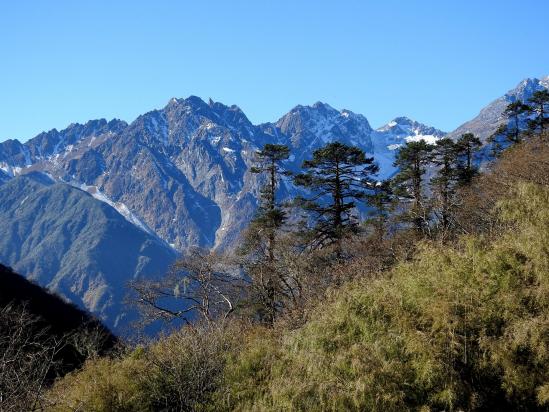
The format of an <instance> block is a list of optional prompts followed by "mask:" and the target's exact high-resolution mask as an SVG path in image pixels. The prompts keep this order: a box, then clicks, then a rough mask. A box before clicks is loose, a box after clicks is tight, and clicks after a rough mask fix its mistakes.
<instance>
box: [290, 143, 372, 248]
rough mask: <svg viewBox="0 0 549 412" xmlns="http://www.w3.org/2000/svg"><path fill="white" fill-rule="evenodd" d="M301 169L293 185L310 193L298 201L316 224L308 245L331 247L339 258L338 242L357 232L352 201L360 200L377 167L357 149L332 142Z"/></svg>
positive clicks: (318, 150) (319, 150) (304, 163)
mask: <svg viewBox="0 0 549 412" xmlns="http://www.w3.org/2000/svg"><path fill="white" fill-rule="evenodd" d="M302 168H303V169H304V172H303V173H301V174H298V175H297V176H295V178H294V182H295V184H296V185H298V186H302V187H305V188H307V189H309V190H310V191H311V192H312V193H313V194H312V196H311V197H310V198H308V199H303V198H301V199H299V200H300V203H301V206H302V207H303V208H304V209H305V210H306V211H308V212H311V213H312V214H313V217H314V219H315V221H316V222H315V223H316V224H315V226H314V228H313V229H312V231H311V232H310V235H311V239H310V240H311V244H312V246H313V247H324V246H328V245H334V244H335V246H336V253H337V256H338V257H341V251H342V245H341V240H342V239H343V238H344V237H346V236H348V235H351V234H354V233H357V232H358V230H359V222H358V219H357V218H356V216H354V215H353V212H354V209H355V206H356V203H355V201H356V200H359V199H364V197H365V190H364V189H365V185H366V183H367V182H371V181H372V180H373V179H372V176H373V175H374V174H375V173H377V170H378V167H377V165H376V164H375V163H374V159H373V158H370V157H366V155H365V153H364V152H363V151H362V150H361V149H359V148H358V147H354V146H348V145H345V144H343V143H339V142H334V143H329V144H327V145H326V146H324V147H322V148H320V149H317V150H315V151H314V152H313V158H312V159H311V160H306V161H304V162H303V165H302Z"/></svg>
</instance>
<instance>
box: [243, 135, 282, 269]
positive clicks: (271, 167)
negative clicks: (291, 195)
mask: <svg viewBox="0 0 549 412" xmlns="http://www.w3.org/2000/svg"><path fill="white" fill-rule="evenodd" d="M289 156H290V149H289V148H288V146H285V145H278V144H266V145H265V146H264V147H263V149H262V150H260V151H258V152H257V158H258V163H257V165H256V166H254V167H252V168H251V169H250V171H251V172H252V173H256V174H261V173H264V174H266V176H267V183H266V184H265V186H263V188H262V189H261V196H260V205H259V209H258V213H257V215H256V216H255V218H254V219H253V220H252V224H253V225H254V226H256V227H260V228H262V229H263V230H264V231H265V232H266V234H267V236H266V237H267V240H268V245H267V256H268V258H269V260H271V261H272V260H273V259H274V248H275V242H276V231H277V230H278V229H280V228H281V227H282V225H283V224H284V222H285V221H286V212H285V211H284V210H283V208H282V206H281V205H280V204H279V203H278V202H277V200H276V189H277V187H278V184H279V179H280V177H281V176H282V175H288V172H287V171H286V170H285V169H284V168H283V167H282V165H281V163H282V161H284V160H286V159H288V157H289Z"/></svg>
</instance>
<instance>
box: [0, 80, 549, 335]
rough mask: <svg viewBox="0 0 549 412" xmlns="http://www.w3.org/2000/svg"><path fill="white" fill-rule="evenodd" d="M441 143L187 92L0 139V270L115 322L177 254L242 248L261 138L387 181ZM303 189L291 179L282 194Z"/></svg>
mask: <svg viewBox="0 0 549 412" xmlns="http://www.w3.org/2000/svg"><path fill="white" fill-rule="evenodd" d="M548 85H549V78H545V79H542V80H537V79H527V80H524V81H523V82H521V83H520V84H519V86H518V87H517V88H515V89H513V90H511V91H510V92H508V93H507V94H506V95H505V96H503V97H501V98H500V99H497V100H496V101H494V102H493V103H491V104H490V105H489V106H487V107H486V108H485V109H483V110H482V111H481V113H480V114H479V116H478V117H477V118H475V119H473V120H472V121H470V122H467V123H466V124H464V125H463V126H460V128H458V129H457V130H455V131H454V132H452V133H450V134H449V135H448V136H450V137H458V136H459V135H460V134H462V133H465V132H468V131H472V132H473V133H475V134H477V135H479V136H480V137H481V138H483V139H485V138H486V137H487V136H489V135H490V134H491V133H493V131H494V130H495V129H496V127H497V125H498V123H499V122H501V121H503V120H502V115H501V114H502V112H503V110H504V109H505V106H506V105H507V104H508V102H510V101H512V100H513V99H515V98H517V97H518V98H521V99H523V100H527V98H528V97H530V96H531V95H532V93H533V92H534V91H535V90H539V89H540V88H542V87H548ZM445 135H446V134H445V133H444V132H442V131H440V130H438V129H435V128H433V127H430V126H427V125H424V124H421V123H418V122H416V121H413V120H411V119H408V118H406V117H398V118H396V119H394V120H393V121H391V122H389V123H388V124H386V125H385V126H382V127H380V128H378V129H375V130H374V129H373V128H372V127H371V126H370V124H369V122H368V120H367V119H366V118H365V117H364V116H362V115H360V114H356V113H353V112H351V111H349V110H336V109H334V108H333V107H331V106H329V105H328V104H326V103H321V102H318V103H315V104H313V105H312V106H301V105H300V106H296V107H294V108H293V109H292V110H291V111H290V112H288V113H287V114H286V115H284V116H282V117H281V118H280V119H279V120H278V121H276V122H273V123H265V124H261V125H254V124H252V123H251V122H250V121H249V120H248V118H247V117H246V115H245V114H244V113H243V112H242V110H240V109H239V108H238V107H237V106H234V105H233V106H226V105H224V104H222V103H219V102H213V101H211V100H210V101H209V102H207V103H206V102H204V101H203V100H201V99H200V98H198V97H195V96H191V97H189V98H186V99H175V98H174V99H171V100H170V101H169V102H168V104H167V105H166V106H165V107H164V108H162V109H159V110H154V111H151V112H149V113H146V114H144V115H142V116H139V117H138V118H137V119H136V120H135V121H133V122H132V123H131V124H127V123H125V122H123V121H121V120H116V119H115V120H111V121H106V120H104V119H101V120H92V121H89V122H87V123H86V124H83V125H81V124H72V125H70V126H69V127H68V128H66V129H64V130H61V131H57V130H55V129H54V130H51V131H49V132H45V133H41V134H39V135H38V136H36V137H34V138H33V139H30V140H29V141H27V142H26V143H21V142H19V141H17V140H8V141H5V142H3V143H0V219H1V221H0V230H2V233H8V236H7V237H5V238H4V239H0V262H2V263H6V264H9V265H11V266H14V267H15V268H16V269H17V270H18V271H19V272H21V273H23V274H25V275H26V276H28V277H34V278H36V279H37V280H38V282H39V283H40V284H41V285H43V286H50V287H52V288H54V289H55V290H57V291H59V292H61V293H63V294H65V295H66V296H67V297H69V298H70V299H71V300H73V301H74V302H76V303H78V304H80V305H81V306H83V307H85V308H86V309H88V310H91V311H92V312H94V313H96V314H99V315H100V316H101V317H103V318H104V319H106V320H107V323H109V325H110V326H111V325H118V324H119V322H120V319H122V318H121V317H123V316H124V315H123V310H122V309H121V307H120V306H117V305H119V299H120V296H121V295H120V293H121V292H120V290H122V289H123V284H124V282H126V281H127V280H128V279H130V278H133V277H135V276H140V275H148V274H151V273H153V272H158V271H161V270H162V268H165V267H166V266H167V265H168V264H169V262H171V261H172V260H173V259H174V257H175V253H176V251H178V252H184V251H185V250H187V249H188V248H190V247H194V246H199V247H204V248H212V249H214V248H218V249H223V248H230V247H232V246H234V245H235V243H236V242H237V240H238V237H239V234H240V233H241V231H242V229H243V228H244V227H245V226H246V225H247V224H248V222H249V221H250V219H251V218H252V216H253V215H254V213H255V210H256V208H257V203H258V197H259V191H260V187H261V184H262V182H261V180H260V179H261V177H259V176H258V175H254V174H251V173H248V170H249V168H250V166H251V165H252V163H253V162H254V156H255V152H256V151H257V150H258V149H259V148H260V147H262V146H263V145H264V144H265V143H277V144H286V145H288V146H290V148H291V156H290V159H289V160H288V162H287V165H286V166H287V167H288V168H289V169H292V170H297V169H299V167H300V165H301V163H302V162H303V160H304V159H308V158H310V157H311V156H312V152H313V151H314V150H315V149H317V148H319V147H321V146H323V145H324V144H326V143H328V142H332V141H336V140H337V141H341V142H344V143H347V144H350V145H354V146H358V147H360V148H362V149H363V150H364V151H365V152H366V153H367V154H368V155H370V156H374V158H375V159H376V161H377V162H378V164H379V165H380V173H379V178H387V177H390V176H391V175H393V174H394V173H395V171H396V169H395V168H394V166H393V161H394V158H395V154H396V152H397V151H398V148H399V147H400V146H401V145H403V144H405V143H406V142H409V141H415V140H420V139H424V140H426V141H428V142H430V143H433V142H435V141H436V140H437V139H439V138H441V137H443V136H445ZM27 174H32V176H33V177H32V178H24V176H25V175H27ZM86 192H87V193H86ZM298 192H299V189H298V188H296V187H294V186H293V185H292V183H291V181H290V180H289V179H288V180H285V181H284V182H283V184H282V185H281V188H280V194H281V195H282V196H289V195H295V194H296V193H298ZM69 200H70V201H69ZM75 211H77V213H76V212H75ZM6 239H8V240H6ZM2 242H3V243H2ZM47 242H50V244H51V246H46V245H47V244H48V243H47ZM122 246H124V247H122Z"/></svg>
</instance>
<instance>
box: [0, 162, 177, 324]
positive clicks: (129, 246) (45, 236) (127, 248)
mask: <svg viewBox="0 0 549 412" xmlns="http://www.w3.org/2000/svg"><path fill="white" fill-rule="evenodd" d="M0 198H1V199H3V201H2V202H1V203H0V231H1V232H2V233H4V234H5V235H4V236H2V237H1V238H0V261H1V262H3V263H5V264H8V265H11V266H12V267H13V268H14V269H15V270H17V271H18V272H20V273H24V274H25V275H26V277H27V278H28V279H31V280H33V281H35V282H37V283H38V284H39V285H41V286H45V287H47V288H48V289H50V290H53V291H55V292H56V293H60V294H62V295H63V296H64V297H65V298H67V299H69V300H70V301H71V302H72V303H74V304H76V305H78V306H79V307H80V308H84V309H86V310H87V311H89V312H92V313H94V314H95V315H96V316H98V317H99V318H100V319H101V320H102V321H104V322H105V323H106V324H107V325H108V326H109V327H111V328H113V329H115V330H117V331H118V332H120V333H122V332H124V328H125V327H126V325H127V322H128V321H129V318H125V317H128V316H130V313H129V312H128V310H126V309H125V308H124V306H123V300H124V297H125V295H126V293H127V291H126V285H127V283H128V282H129V281H131V280H132V279H135V278H136V277H138V276H147V275H158V274H161V273H164V272H165V270H166V268H167V267H168V265H169V264H170V263H171V262H172V261H173V260H174V259H175V253H174V252H173V250H171V248H170V247H169V246H167V245H165V244H164V243H163V242H162V241H161V240H159V239H158V238H156V237H155V236H153V235H151V234H149V233H147V232H145V231H143V230H142V229H140V228H138V227H137V226H135V225H133V224H131V223H129V222H128V221H127V220H126V219H124V217H122V216H121V215H120V214H119V213H118V212H117V211H116V210H115V209H114V208H112V207H111V206H109V205H108V204H106V203H104V202H101V201H98V200H97V199H95V198H94V197H93V196H91V195H90V194H88V193H86V192H85V191H82V190H80V189H77V188H75V187H72V186H70V185H67V184H61V183H55V182H54V181H52V180H51V179H50V178H48V177H47V176H45V175H43V174H40V173H36V172H35V173H32V174H27V175H24V176H18V177H16V178H14V179H11V180H10V181H9V182H7V183H5V184H4V185H2V186H0Z"/></svg>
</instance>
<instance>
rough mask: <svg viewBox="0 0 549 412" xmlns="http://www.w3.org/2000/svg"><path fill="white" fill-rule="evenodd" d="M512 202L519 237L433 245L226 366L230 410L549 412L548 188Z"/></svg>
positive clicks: (506, 205) (525, 190) (528, 190)
mask: <svg viewBox="0 0 549 412" xmlns="http://www.w3.org/2000/svg"><path fill="white" fill-rule="evenodd" d="M513 196H514V198H512V200H508V201H506V202H503V203H502V204H501V205H500V211H501V215H502V217H503V218H504V219H510V220H512V221H513V222H514V224H515V230H514V231H513V232H512V233H509V234H507V235H505V236H503V237H501V238H500V239H498V240H497V241H494V242H493V243H490V244H488V243H486V242H484V241H483V240H482V239H481V238H477V239H475V238H465V239H463V241H462V242H461V243H460V244H459V245H458V246H456V247H454V248H450V247H440V246H436V245H429V244H425V245H424V246H423V247H422V250H421V251H420V253H419V254H418V256H417V258H416V259H414V261H412V262H409V263H403V264H400V265H399V266H398V267H396V268H395V269H394V270H393V271H392V273H391V276H389V277H384V278H380V279H378V280H376V281H373V282H372V281H369V282H360V283H355V284H351V285H348V286H347V287H346V288H344V289H342V290H340V291H338V292H336V293H335V295H334V296H333V298H332V299H330V303H329V304H326V303H323V304H322V305H320V306H319V308H318V312H317V313H316V315H314V316H313V318H312V319H311V321H310V322H308V324H306V325H305V326H304V327H303V328H301V329H300V330H298V331H295V332H288V333H286V334H284V335H283V336H282V337H280V338H278V339H277V340H276V341H265V340H261V339H259V340H256V341H255V344H251V345H250V346H249V347H247V348H246V349H245V350H244V351H242V352H241V353H240V354H239V355H238V356H237V357H236V359H235V361H233V362H231V363H230V364H229V365H228V370H227V373H226V378H227V379H228V381H227V382H226V384H227V385H228V392H229V393H231V394H233V396H231V397H230V399H232V401H233V404H231V405H230V406H231V408H234V409H237V410H313V411H314V410H318V411H321V410H322V411H324V410H374V411H375V410H390V411H391V410H420V409H422V410H460V409H461V410H513V409H517V408H524V409H529V410H536V408H539V409H540V410H541V409H542V406H543V404H545V403H546V402H547V393H548V392H547V388H548V387H549V386H548V385H549V369H548V368H547V365H548V364H549V320H548V319H549V290H548V287H549V250H548V249H547V245H548V244H549V233H548V231H547V227H549V190H548V189H547V188H542V187H539V186H534V185H522V186H519V187H518V189H517V190H516V192H515V193H514V194H513ZM254 377H260V378H259V379H258V380H257V381H255V380H254V379H255V378H254ZM237 394H238V396H237Z"/></svg>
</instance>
